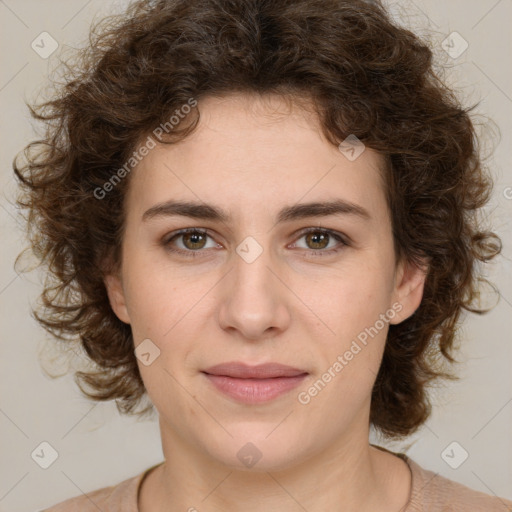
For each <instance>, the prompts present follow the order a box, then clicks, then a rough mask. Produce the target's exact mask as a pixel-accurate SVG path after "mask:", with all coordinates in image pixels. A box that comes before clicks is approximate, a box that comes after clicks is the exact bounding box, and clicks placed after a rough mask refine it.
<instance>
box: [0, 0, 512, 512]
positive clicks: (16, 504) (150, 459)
mask: <svg viewBox="0 0 512 512" xmlns="http://www.w3.org/2000/svg"><path fill="white" fill-rule="evenodd" d="M389 4H390V8H391V10H392V12H393V13H394V16H396V18H397V19H399V20H400V22H401V23H403V24H405V25H408V26H410V27H412V28H414V29H415V30H416V31H417V32H419V33H420V34H422V35H424V36H425V37H427V36H428V37H429V40H430V41H431V44H432V46H433V48H434V49H435V52H436V55H437V56H438V59H439V60H438V62H439V63H440V64H442V65H443V66H445V67H446V69H447V73H446V77H445V79H446V81H447V82H448V83H450V84H451V85H452V86H453V87H455V88H456V89H457V91H458V93H459V95H460V97H461V98H462V99H463V101H464V102H466V103H467V102H469V103H474V102H476V101H478V100H481V104H480V106H479V108H478V110H477V112H478V113H479V114H483V115H486V116H488V117H489V118H491V119H492V120H493V121H494V122H495V123H496V125H497V126H499V131H500V132H501V137H499V136H498V133H497V131H496V129H494V131H490V130H492V127H491V128H486V131H483V132H482V144H483V150H484V152H486V154H488V153H489V152H490V151H491V150H492V148H495V151H494V154H493V155H492V156H491V157H490V158H489V159H488V161H487V162H488V165H489V166H490V168H491V170H492V173H493V175H494V179H495V189H494V195H493V199H492V203H491V204H490V206H489V207H488V208H486V210H485V215H486V217H487V219H488V220H489V222H492V224H493V226H494V229H495V230H496V231H497V232H498V234H499V235H500V236H501V237H502V239H503V241H504V251H503V256H502V257H500V258H499V260H498V261H496V262H495V263H493V264H492V265H489V268H488V270H487V273H488V277H489V278H490V279H491V280H492V281H493V282H495V283H497V285H498V286H499V288H500V291H501V294H502V298H501V300H500V302H499V304H498V305H497V307H496V308H494V310H493V311H492V312H491V313H489V314H487V315H485V316H481V317H477V316H475V315H469V316H467V317H466V318H465V320H464V324H463V326H462V329H461V332H460V336H461V340H462V343H461V345H462V349H461V352H460V354H459V359H460V360H461V361H462V362H463V363H462V364H461V365H460V369H459V375H460V376H461V380H460V381H459V382H457V383H448V384H446V385H443V386H440V387H438V388H437V389H436V390H435V392H434V403H435V408H434V413H433V416H432V418H431V419H430V420H429V421H428V423H427V424H426V425H425V426H424V427H423V428H422V429H421V430H420V431H419V432H418V433H417V434H415V435H414V436H411V437H410V438H409V439H407V440H406V441H404V442H401V443H392V444H390V443H388V444H384V443H382V442H381V441H379V440H378V439H376V438H373V439H372V441H373V442H377V443H381V444H384V445H385V446H388V447H389V448H391V449H394V450H397V451H404V452H406V453H407V454H408V455H409V456H410V457H412V458H413V459H414V460H416V461H417V462H418V463H420V464H421V465H422V466H423V467H425V468H427V469H430V470H432V471H434V472H436V473H440V474H441V475H444V476H446V477H448V478H450V479H453V480H456V481H458V482H461V483H463V484H465V485H467V486H469V487H472V488H474V489H478V490H481V491H483V492H486V493H489V494H497V495H499V496H504V497H506V498H509V499H511V498H512V440H511V425H512V385H511V383H512V371H511V370H512V363H511V361H512V344H511V343H510V341H511V335H510V327H511V321H510V319H511V317H512V262H511V260H512V230H511V221H510V219H511V214H512V171H511V167H510V165H511V154H510V153H511V152H510V147H511V139H512V134H511V124H512V73H511V66H510V55H511V54H512V48H511V46H512V45H511V42H512V39H511V35H510V32H511V31H510V21H511V19H512V1H511V0H429V1H427V0H414V1H411V0H400V1H398V2H389ZM123 5H125V2H122V1H118V2H105V1H104V0H90V1H88V2H87V1H86V0H66V1H57V0H44V1H43V0H18V1H15V0H0V23H1V28H0V38H1V46H0V48H1V49H2V50H1V55H2V65H1V66H0V102H1V112H2V116H1V121H0V122H1V127H0V130H1V145H0V147H1V163H2V165H1V172H0V180H1V182H0V183H1V185H0V186H1V190H2V195H1V196H0V229H1V240H2V242H1V244H2V250H1V266H0V304H1V309H0V326H1V329H0V336H1V344H0V350H1V358H0V365H1V366H0V379H1V390H2V394H1V396H0V428H1V432H2V439H1V441H2V447H3V448H2V454H1V457H0V510H1V511H7V510H8V511H11V512H18V511H29V510H36V509H40V508H44V507H46V506H49V505H51V504H54V503H56V502H59V501H62V500H63V499H65V498H68V497H70V496H75V495H78V494H80V493H82V492H88V491H91V490H94V489H97V488H100V487H104V486H107V485H113V484H116V483H118V482H119V481H121V480H123V479H125V478H128V477H131V476H134V475H136V474H138V473H139V472H141V471H142V470H144V469H146V468H147V467H149V466H150V465H152V464H155V463H157V462H159V461H160V460H162V452H161V447H160V436H159V430H158V424H157V422H156V419H154V420H147V421H140V420H139V421H137V420H136V419H134V418H124V417H121V416H120V415H119V414H118V412H117V409H116V408H115V406H114V405H113V404H110V403H109V404H104V403H102V404H95V403H93V402H89V401H88V400H86V399H85V398H84V397H82V396H81V394H80V393H79V391H78V389H77V388H76V386H75V384H74V383H73V380H72V378H71V377H70V376H69V375H65V376H63V377H62V378H59V379H51V378H49V377H48V376H47V375H46V374H45V373H44V372H43V371H42V369H41V367H40V364H39V362H38V357H43V358H44V359H45V360H47V361H50V360H52V359H55V358H57V359H56V362H57V363H59V361H60V360H59V359H58V356H57V354H56V353H55V351H53V350H52V348H51V347H52V345H51V344H49V343H48V341H47V340H48V337H47V335H46V333H45V332H44V331H43V330H42V329H41V328H39V327H38V325H37V324H36V322H35V321H34V320H33V319H32V318H31V316H30V314H29V309H30V304H34V303H35V301H36V299H37V296H38V293H39V291H40V285H39V284H38V279H40V276H39V275H38V273H37V272H34V273H32V274H22V275H21V276H18V275H17V274H16V272H15V270H14V268H13V261H14V259H15V257H16V255H17V254H18V253H19V252H20V251H21V249H23V247H24V246H25V243H24V241H23V233H22V232H21V230H20V229H19V226H18V224H19V221H17V220H16V210H15V208H14V206H13V197H14V191H15V184H14V180H13V177H12V171H11V162H12V159H13V157H14V155H15V154H16V152H18V151H19V150H21V149H22V148H23V146H24V145H25V144H26V143H27V142H28V141H30V140H31V139H32V138H33V132H32V124H31V122H30V121H29V116H28V113H27V109H26V108H25V106H24V100H28V101H33V100H34V99H35V98H36V94H37V93H38V92H39V91H40V90H41V87H44V86H45V83H46V82H45V80H46V78H47V76H48V74H49V72H51V70H52V69H54V68H55V66H56V64H57V60H58V57H57V56H58V55H59V53H60V52H61V51H64V54H65V53H66V49H69V47H76V46H80V45H81V44H83V43H84V42H85V38H86V34H87V30H88V27H89V25H90V22H91V21H92V20H93V18H100V17H101V16H102V15H103V14H105V13H107V12H116V11H118V10H120V9H121V8H122V6H123ZM43 31H46V32H48V33H50V34H51V36H52V37H53V38H54V39H55V40H56V41H57V42H58V43H59V48H58V50H57V51H56V52H55V53H54V54H52V55H51V56H50V57H49V58H47V59H45V58H42V57H41V56H40V55H38V54H37V53H36V52H35V51H34V50H33V49H32V48H31V43H32V41H33V40H35V39H36V38H37V37H38V36H39V34H41V33H42V32H43ZM426 31H428V34H427V32H426ZM453 31H456V32H458V33H459V34H460V35H461V36H462V37H463V38H464V40H465V41H467V43H468V45H469V46H468V48H467V50H466V51H465V52H464V53H462V54H461V55H460V56H458V57H457V58H452V57H450V56H449V55H448V54H447V53H446V52H445V51H444V50H443V43H442V42H443V41H444V40H445V39H446V38H447V36H448V35H449V34H451V33H452V32H453ZM453 37H454V36H452V39H448V41H450V40H454V39H453ZM37 40H38V39H36V41H37ZM454 41H455V40H454ZM445 44H446V43H445ZM457 44H459V43H456V45H457ZM46 47H47V46H46ZM457 48H458V47H457V46H455V49H457ZM507 62H508V63H509V64H506V63H507ZM480 120H482V121H485V118H480ZM484 299H485V300H486V303H493V302H494V301H493V299H492V296H490V295H489V296H487V295H484ZM60 362H61V363H62V364H61V373H65V370H66V368H65V367H66V364H67V363H66V362H65V361H64V360H62V361H60ZM59 364H60V363H59ZM69 364H71V363H69ZM71 369H72V365H71ZM43 441H47V442H49V443H50V444H51V445H52V446H53V447H54V448H55V450H56V451H57V452H58V458H57V460H56V461H55V462H54V463H53V464H52V465H51V466H50V467H49V468H48V469H42V468H41V467H39V465H37V464H36V463H35V462H34V460H33V459H32V457H31V453H32V452H33V451H34V450H35V449H36V448H37V447H38V446H39V445H40V443H41V442H43ZM454 441H456V442H457V443H458V445H457V446H456V447H455V449H454V451H453V452H451V450H450V449H449V450H448V454H449V455H450V456H451V461H450V462H452V465H453V464H454V463H453V461H454V460H455V462H457V459H459V461H460V458H461V454H462V453H463V452H462V451H461V448H459V446H460V447H462V449H464V450H465V451H466V452H467V453H468V454H469V457H468V458H467V460H465V461H464V462H463V463H462V464H461V465H460V466H459V467H458V468H457V469H452V468H451V467H450V466H449V465H448V464H447V463H446V462H445V459H447V457H446V452H444V450H445V448H446V447H447V446H449V445H450V443H452V442H454ZM443 452H444V453H445V457H444V459H443V457H442V455H441V454H442V453H443Z"/></svg>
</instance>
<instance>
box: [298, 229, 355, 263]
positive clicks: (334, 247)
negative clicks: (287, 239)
mask: <svg viewBox="0 0 512 512" xmlns="http://www.w3.org/2000/svg"><path fill="white" fill-rule="evenodd" d="M300 239H304V240H305V243H306V247H300V248H303V249H306V250H307V252H308V253H309V254H310V255H313V256H323V255H326V254H333V253H337V252H339V251H340V250H341V248H342V247H343V246H347V245H348V243H347V242H346V241H345V240H344V238H343V237H342V236H341V235H340V234H339V233H337V232H335V231H331V230H329V229H323V228H308V229H307V230H306V231H303V232H302V234H301V236H300V238H299V240H300ZM336 242H338V243H336ZM294 245H295V246H297V243H295V244H294Z"/></svg>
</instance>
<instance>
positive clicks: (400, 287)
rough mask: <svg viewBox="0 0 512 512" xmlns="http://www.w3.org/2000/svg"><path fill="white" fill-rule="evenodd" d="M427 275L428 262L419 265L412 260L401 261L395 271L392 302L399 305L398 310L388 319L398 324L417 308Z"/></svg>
mask: <svg viewBox="0 0 512 512" xmlns="http://www.w3.org/2000/svg"><path fill="white" fill-rule="evenodd" d="M427 275H428V263H427V262H426V261H425V262H424V263H423V264H422V265H421V266H417V265H415V264H413V263H412V262H404V263H401V264H400V266H399V269H398V272H397V273H396V282H395V292H394V294H393V295H394V302H397V303H399V304H400V305H401V309H400V312H399V313H398V314H397V315H396V316H395V317H394V318H393V320H391V321H390V323H391V324H399V323H401V322H403V321H404V320H406V319H407V318H409V317H410V316H411V315H412V314H414V312H415V311H416V310H417V309H418V308H419V306H420V304H421V300H422V298H423V290H424V287H425V281H426V278H427Z"/></svg>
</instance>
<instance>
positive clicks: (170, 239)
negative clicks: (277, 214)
mask: <svg viewBox="0 0 512 512" xmlns="http://www.w3.org/2000/svg"><path fill="white" fill-rule="evenodd" d="M209 238H210V239H211V242H210V245H209V246H208V239H209ZM301 239H304V240H305V242H306V247H300V246H298V245H297V242H295V243H294V244H293V245H292V247H293V248H299V249H305V250H306V252H307V254H308V255H311V256H323V255H330V254H334V253H337V252H339V251H340V250H341V249H342V248H343V247H344V246H348V245H349V244H348V243H347V242H346V241H345V239H344V238H343V236H342V235H341V234H340V233H337V232H335V231H331V230H328V229H323V228H318V227H312V228H308V229H307V230H304V231H302V233H301V234H300V236H299V238H298V240H301ZM162 244H163V245H164V246H165V248H166V249H167V250H168V251H170V252H173V253H176V254H180V255H183V256H185V257H196V256H201V254H202V253H204V252H205V251H204V250H205V249H214V248H222V246H221V245H219V244H217V243H216V242H215V241H214V240H213V238H212V237H211V235H209V234H208V231H206V230H204V229H200V228H187V229H182V230H180V231H177V232H174V233H171V234H170V235H169V236H167V237H165V238H164V239H163V241H162Z"/></svg>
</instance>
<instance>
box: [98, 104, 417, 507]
mask: <svg viewBox="0 0 512 512" xmlns="http://www.w3.org/2000/svg"><path fill="white" fill-rule="evenodd" d="M199 109H200V112H201V121H200V123H199V126H198V128H197V129H196V131H194V132H193V133H192V135H190V136H188V137H187V138H186V139H185V140H184V141H182V142H180V143H178V144H174V145H158V146H157V147H156V148H155V149H153V150H151V151H150V152H149V154H148V155H147V156H146V157H145V158H144V159H143V160H142V161H141V162H140V163H139V164H138V165H137V167H136V168H135V169H134V170H133V171H132V175H131V177H130V180H131V182H130V186H129V189H128V192H127V196H126V225H125V232H124V239H123V257H122V264H121V268H120V269H119V272H118V273H117V274H112V275H109V276H107V277H106V279H105V284H106V287H107V291H108V294H109V298H110V302H111V305H112V308H113V310H114V311H115V313H116V315H117V316H118V317H119V319H120V320H122V321H123V322H126V323H128V324H130V325H131V328H132V332H133V337H134V343H135V346H138V345H139V344H140V343H141V342H142V341H143V340H144V339H146V338H149V339H151V340H152V342H153V343H154V344H155V345H157V346H158V348H159V349H160V356H159V357H157V358H156V359H155V360H154V362H152V363H151V364H150V365H149V366H145V365H143V364H142V363H141V362H140V361H138V364H139V368H140V372H141V375H142V378H143V381H144V384H145V387H146V389H147V392H148V394H149V397H150V399H151V401H152V402H153V404H154V405H155V407H156V409H157V410H158V413H159V422H160V430H161V436H162V447H163V452H164V456H165V463H164V464H162V465H161V466H158V467H157V468H156V469H154V470H152V471H151V472H150V473H149V475H148V476H147V477H146V479H145V480H144V481H143V484H142V487H141V491H140V495H139V507H140V510H141V511H142V512H160V511H164V510H166V511H167V512H168V511H178V510H180V511H185V510H189V511H193V510H198V511H200V512H207V511H218V510H223V511H239V510H244V511H251V512H253V511H254V512H256V511H265V512H266V511H268V510H279V511H282V512H288V511H299V510H304V509H306V510H308V511H309V512H316V511H325V510H339V509H340V504H343V510H344V511H345V512H350V511H358V512H365V511H375V510H379V511H381V512H386V511H390V512H398V511H399V510H400V509H401V508H402V507H404V506H405V504H406V503H407V501H408V498H409V493H410V487H411V475H410V471H409V468H408V466H407V464H406V463H405V462H404V461H402V460H401V459H399V458H398V457H396V456H394V455H391V454H389V453H386V452H383V451H381V450H377V449H375V448H373V447H371V446H370V445H369V441H368V438H369V411H370V397H371V390H372V386H373V384H374V381H375V378H376V375H377V372H378V369H379V365H380V362H381V358H382V353H383V350H384V345H385V340H386V335H387V330H388V324H387V323H385V327H384V328H382V329H381V330H380V331H379V332H378V334H377V335H376V336H374V337H373V338H370V341H369V342H368V344H367V345H366V346H365V347H364V348H363V349H362V350H361V351H360V352H359V353H357V355H355V356H354V357H353V359H352V360H350V361H348V364H347V365H346V366H344V368H343V370H342V371H341V372H339V373H338V374H336V376H335V377H334V378H332V379H331V381H330V382H329V383H328V384H327V385H326V386H325V387H324V388H323V389H322V390H321V391H320V392H319V393H318V394H317V395H316V396H314V397H312V398H311V400H310V401H309V403H307V404H302V403H300V402H299V401H298V398H297V395H298V393H299V392H300V391H304V390H307V389H308V388H309V387H311V385H312V384H313V383H314V382H316V381H318V379H319V378H321V376H322V375H323V374H324V373H325V372H326V371H327V370H328V369H329V368H330V367H332V365H333V363H334V362H335V361H336V360H337V357H338V356H339V355H340V354H344V353H345V352H346V351H347V350H348V349H349V348H350V346H351V343H352V341H353V340H354V339H356V337H357V335H358V334H359V333H361V332H362V331H364V329H365V328H368V327H370V326H373V325H374V324H375V322H376V320H378V319H379V315H381V314H384V313H386V311H389V310H390V309H393V304H395V309H397V307H396V306H397V304H398V305H399V307H400V312H399V313H396V314H395V316H394V318H393V319H392V320H390V323H392V324H395V323H399V322H402V321H403V320H405V319H406V318H408V317H409V316H410V315H412V313H413V312H414V311H415V310H416V309H417V307H418V306H419V304H420V302H421V298H422V294H423V286H424V280H425V269H424V268H423V269H419V268H417V267H413V266H411V265H409V264H405V263H403V262H397V261H396V258H395V253H394V249H393V238H392V231H391V221H390V216H389V210H388V205H387V203H386V199H385V194H384V187H383V179H382V176H381V171H380V169H381V168H382V165H383V161H382V159H381V156H380V155H379V154H377V153H376V152H374V151H372V150H370V149H369V148H366V149H365V151H364V152H363V153H362V154H361V155H360V156H359V157H358V158H357V159H356V160H354V161H350V160H349V159H347V158H346V156H345V155H344V154H343V153H342V152H340V151H339V150H338V148H337V147H335V146H333V145H332V144H330V143H329V142H327V140H326V139H325V138H324V136H323V135H322V134H321V131H320V126H319V122H318V120H317V118H316V117H315V115H314V114H313V113H312V111H311V110H310V109H304V108H303V107H301V106H299V105H291V104H290V102H289V101H285V100H284V99H283V98H282V97H280V96H274V95H272V96H263V97H261V96H256V95H249V94H229V95H226V96H223V97H207V98H204V99H202V100H201V101H200V102H199ZM170 199H173V200H187V201H198V202H205V203H208V204H213V205H216V206H218V207H221V208H222V209H224V210H225V211H226V212H227V213H229V214H230V215H231V216H232V219H231V220H230V221H229V222H220V221H213V220H208V219H207V220H205V219H194V218H189V217H183V216H155V217H152V218H151V219H149V220H145V221H144V220H142V216H143V214H144V212H145V211H147V210H148V209H149V208H151V207H153V206H155V205H156V204H159V203H162V202H165V201H168V200H170ZM334 199H343V200H345V201H350V202H352V203H355V204H357V205H359V206H361V207H363V208H364V209H366V210H367V211H368V213H369V214H370V218H369V219H363V218H360V217H358V216H356V215H349V214H344V215H331V216H327V217H311V218H303V219H295V220H291V221H287V222H282V223H277V222H276V215H277V212H278V211H279V210H280V209H281V208H282V207H284V206H289V205H295V204H297V203H305V202H322V201H327V200H334ZM310 227H316V228H318V227H322V228H325V229H329V230H333V231H335V232H336V233H340V234H343V235H344V236H345V240H346V241H347V242H348V245H343V244H341V243H340V242H338V241H337V240H336V239H334V238H331V239H330V241H329V243H328V247H327V248H324V246H325V245H327V243H325V242H324V243H323V244H320V249H319V248H318V247H319V245H318V242H317V245H315V240H311V239H310V238H311V237H308V236H306V235H305V234H303V233H301V231H302V230H304V229H306V228H310ZM183 228H203V229H207V230H208V233H209V235H210V237H208V238H207V239H206V240H205V241H203V242H201V241H200V243H198V242H197V241H194V240H191V239H190V237H188V238H187V236H181V237H177V238H175V239H174V241H173V242H171V243H170V246H171V247H174V248H181V249H182V250H184V251H187V250H188V251H189V253H191V252H194V249H195V248H196V247H198V246H199V247H203V248H201V249H199V253H198V250H197V249H195V252H196V253H198V254H197V255H196V257H194V258H192V257H187V256H184V255H179V254H176V253H173V252H171V251H170V250H169V245H168V246H167V247H166V246H165V243H164V242H166V241H168V240H169V239H170V238H171V237H169V235H170V234H172V233H174V232H176V231H177V230H180V229H183ZM248 236H251V237H253V238H254V239H255V240H256V241H257V242H258V244H259V245H260V246H261V248H262V249H263V252H262V253H261V254H260V255H259V257H258V258H256V259H255V261H253V262H252V263H247V262H246V261H245V260H244V259H243V258H241V257H240V256H239V255H238V254H237V252H236V247H237V246H238V245H239V244H240V242H242V241H243V240H244V239H245V238H246V237H248ZM347 237H348V239H347ZM194 243H195V244H196V245H194ZM201 243H202V245H201ZM185 244H187V245H185ZM329 249H338V252H335V253H331V254H327V253H326V254H322V255H319V254H318V253H319V252H321V251H324V252H325V251H326V250H329ZM200 251H202V252H200ZM312 253H315V254H312ZM226 361H245V362H246V363H248V364H260V363H265V362H279V363H282V364H287V365H290V366H293V367H297V368H300V369H304V370H305V371H307V372H308V373H309V375H308V376H307V378H306V380H305V381H304V383H303V385H301V386H300V387H299V388H297V389H295V390H293V391H291V392H289V393H287V394H285V395H282V396H280V397H278V398H276V399H274V400H272V401H270V402H266V403H263V404H257V405H254V404H252V405H248V404H240V403H238V402H235V401H233V400H232V399H230V398H229V397H226V396H225V395H223V394H221V393H219V392H218V391H217V390H216V389H215V388H214V387H213V386H212V385H211V384H210V383H209V382H208V380H207V379H206V378H205V376H204V374H202V373H201V370H204V369H206V368H208V367H209V366H212V365H215V364H218V363H222V362H226ZM248 442H251V443H253V444H254V445H255V446H256V447H257V449H258V450H259V452H260V453H261V455H262V456H261V459H260V460H259V461H258V462H257V463H256V464H255V465H254V466H252V467H251V468H249V467H247V466H245V465H244V464H243V463H242V462H241V461H240V460H239V459H238V457H237V452H238V451H239V450H240V449H241V448H242V447H243V446H244V445H246V443H248Z"/></svg>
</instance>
